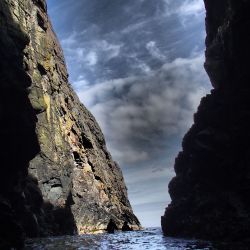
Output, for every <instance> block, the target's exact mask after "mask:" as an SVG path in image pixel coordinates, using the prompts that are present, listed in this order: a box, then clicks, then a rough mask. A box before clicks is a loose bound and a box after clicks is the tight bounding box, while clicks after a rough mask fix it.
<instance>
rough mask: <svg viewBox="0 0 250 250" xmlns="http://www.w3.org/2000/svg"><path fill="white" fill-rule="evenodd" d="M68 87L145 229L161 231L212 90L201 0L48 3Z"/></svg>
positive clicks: (62, 0) (55, 0)
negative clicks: (97, 132)
mask: <svg viewBox="0 0 250 250" xmlns="http://www.w3.org/2000/svg"><path fill="white" fill-rule="evenodd" d="M47 3H48V11H49V15H50V18H51V20H52V24H53V27H54V30H55V32H56V33H57V36H58V39H59V41H60V43H61V45H62V48H63V50H64V55H65V59H66V64H67V67H68V72H69V78H70V82H71V84H72V86H73V88H74V89H75V91H76V92H77V94H78V96H79V97H80V100H81V101H82V102H83V104H84V105H85V106H86V107H87V108H88V109H89V110H90V111H91V112H92V114H93V115H94V116H95V118H96V120H97V121H98V123H99V125H100V126H101V128H102V130H103V133H104V135H105V138H106V142H107V146H108V149H109V151H110V152H111V154H112V156H113V159H114V160H115V161H117V162H118V163H119V165H120V167H121V169H122V171H123V174H124V177H125V182H126V185H127V187H128V194H129V199H130V202H131V204H132V207H133V210H134V212H135V214H136V215H137V216H138V218H139V220H140V221H141V223H142V225H143V226H144V227H150V226H160V217H161V215H163V214H164V210H165V207H166V206H167V205H168V204H169V202H170V197H169V195H168V183H169V181H170V180H171V178H172V177H173V176H174V170H173V166H174V160H175V157H176V155H177V153H178V151H180V150H181V141H182V137H183V135H184V134H185V132H186V131H187V130H188V128H189V127H190V126H191V124H192V122H193V113H194V112H195V111H196V109H197V106H198V104H199V102H200V99H201V97H202V96H204V95H206V94H207V93H208V92H209V91H210V89H211V86H210V83H209V80H208V77H207V75H206V73H205V70H204V68H203V63H204V40H205V24H204V19H205V10H204V4H203V0H60V1H58V0H47Z"/></svg>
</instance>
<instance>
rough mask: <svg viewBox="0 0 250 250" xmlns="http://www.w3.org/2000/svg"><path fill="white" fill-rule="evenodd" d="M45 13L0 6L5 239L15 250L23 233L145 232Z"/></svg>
mask: <svg viewBox="0 0 250 250" xmlns="http://www.w3.org/2000/svg"><path fill="white" fill-rule="evenodd" d="M46 8H47V7H46V2H45V1H44V0H15V1H14V0H5V1H1V2H0V17H1V22H0V26H1V27H0V33H1V36H0V45H1V46H0V52H1V60H0V77H1V81H0V95H1V96H0V97H1V98H0V119H1V123H0V126H1V129H0V133H1V142H0V145H1V150H0V157H1V176H0V178H1V180H0V238H1V237H2V238H3V239H7V238H8V237H10V239H7V240H6V242H7V243H4V244H10V245H12V246H15V244H16V245H18V244H19V245H21V244H22V238H23V237H22V235H26V236H29V237H36V236H46V235H59V234H72V233H91V232H98V231H103V230H107V226H108V224H109V222H110V220H112V221H113V222H114V223H115V225H116V227H117V228H118V229H122V227H123V225H124V223H128V225H129V227H131V228H133V229H139V228H140V223H139V221H138V220H137V218H136V217H135V215H134V214H133V211H132V209H131V206H130V203H129V201H128V197H127V190H126V186H125V184H124V180H123V176H122V172H121V170H120V168H119V166H118V165H117V163H115V162H114V161H113V160H112V157H111V155H110V154H109V152H108V151H107V148H106V145H105V140H104V137H103V134H102V132H101V130H100V128H99V126H98V124H97V122H96V121H95V118H94V117H93V116H92V115H91V114H90V113H89V111H88V110H87V109H86V108H85V107H84V106H83V105H82V104H81V103H80V101H79V99H78V97H77V96H76V94H75V93H74V91H73V90H72V88H71V87H70V84H69V83H68V74H67V70H66V67H65V62H64V57H63V53H62V50H61V47H60V45H59V43H58V41H57V38H56V36H55V34H54V32H53V30H52V27H51V24H50V21H49V19H48V16H47V10H46ZM2 215H3V216H2ZM8 216H9V217H8ZM11 223H12V224H11ZM6 228H7V229H8V228H9V231H8V230H6ZM11 231H15V232H16V234H12V236H11V235H9V232H11ZM17 235H19V236H20V237H17ZM6 237H7V238H6ZM15 241H18V242H17V243H15ZM8 242H9V243H8ZM0 246H1V245H0ZM0 248H1V247H0Z"/></svg>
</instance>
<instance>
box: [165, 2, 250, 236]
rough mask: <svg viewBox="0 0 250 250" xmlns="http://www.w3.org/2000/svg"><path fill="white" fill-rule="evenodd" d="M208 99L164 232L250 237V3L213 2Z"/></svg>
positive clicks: (179, 162)
mask: <svg viewBox="0 0 250 250" xmlns="http://www.w3.org/2000/svg"><path fill="white" fill-rule="evenodd" d="M205 7H206V11H207V16H206V31H207V38H206V62H205V69H206V71H207V73H208V75H209V77H210V80H211V83H212V85H213V87H214V89H213V90H212V91H211V94H209V95H207V96H206V97H204V98H203V99H202V100H201V104H200V106H199V108H198V111H197V113H196V114H195V115H194V125H193V126H192V127H191V129H190V130H189V132H188V133H187V134H186V135H185V137H184V139H183V143H182V146H183V150H182V152H180V153H179V155H178V157H177V158H176V161H175V172H176V177H174V178H173V179H172V181H171V182H170V184H169V193H170V196H171V198H172V202H171V204H170V205H169V206H168V208H167V209H166V212H165V215H164V216H163V217H162V228H163V232H164V234H165V235H170V236H188V237H197V238H205V239H230V240H239V239H244V238H248V237H249V235H250V196H249V192H250V154H249V153H250V146H249V141H250V133H249V127H250V85H249V83H250V70H249V66H250V64H249V58H250V46H249V45H250V16H249V11H250V1H245V0H237V1H234V0H220V1H216V0H206V1H205Z"/></svg>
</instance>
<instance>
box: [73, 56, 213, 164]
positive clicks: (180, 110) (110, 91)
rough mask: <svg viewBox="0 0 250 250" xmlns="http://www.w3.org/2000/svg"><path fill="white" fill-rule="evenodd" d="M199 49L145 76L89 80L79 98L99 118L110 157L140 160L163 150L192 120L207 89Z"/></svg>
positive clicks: (123, 160) (126, 161)
mask: <svg viewBox="0 0 250 250" xmlns="http://www.w3.org/2000/svg"><path fill="white" fill-rule="evenodd" d="M203 61H204V57H203V55H198V56H196V57H194V58H189V59H183V58H178V59H175V60H174V61H172V62H171V63H166V64H164V65H163V67H162V68H161V69H159V70H156V71H151V72H150V73H149V74H148V75H146V76H140V77H139V76H137V77H136V76H134V77H129V78H123V79H116V80H112V81H106V82H102V83H99V84H96V85H90V86H89V88H87V89H86V88H85V89H84V90H82V91H81V90H78V94H79V96H80V99H81V100H82V101H83V102H84V103H85V105H86V106H87V107H88V108H89V109H90V110H91V111H92V113H93V114H94V116H95V117H96V118H97V120H98V122H99V123H100V125H101V127H102V129H103V131H104V134H105V136H106V138H107V142H108V145H109V148H110V149H111V152H112V154H113V155H114V158H115V159H116V160H118V162H120V163H123V164H124V163H131V162H133V163H135V162H144V161H147V160H148V159H149V158H152V157H154V154H156V153H157V152H158V151H160V150H163V148H164V150H166V151H167V149H166V148H165V147H166V143H165V140H166V141H167V140H168V138H169V137H171V136H177V137H178V136H182V135H183V134H184V132H185V131H186V130H187V129H188V128H189V127H190V126H191V123H192V117H193V113H194V111H195V109H196V108H197V105H198V103H199V101H200V98H201V97H202V96H203V95H205V94H206V93H207V91H208V85H206V83H207V82H208V79H207V76H206V73H205V71H204V69H203Z"/></svg>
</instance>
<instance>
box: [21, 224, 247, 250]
mask: <svg viewBox="0 0 250 250" xmlns="http://www.w3.org/2000/svg"><path fill="white" fill-rule="evenodd" d="M232 247H233V246H232V245H230V247H229V246H228V245H223V244H220V245H218V244H216V245H215V244H212V243H210V242H206V241H199V240H186V239H176V238H168V237H164V236H163V235H162V232H161V229H160V228H149V229H145V230H143V231H135V232H117V233H115V234H99V235H82V236H63V237H51V238H44V239H35V240H27V242H26V248H25V249H26V250H31V249H32V250H43V249H45V250H85V249H86V250H92V249H93V250H95V249H100V250H110V249H115V250H130V249H131V250H147V249H150V250H151V249H152V250H166V249H167V250H221V249H223V250H241V249H242V250H243V249H244V250H245V249H249V248H240V247H239V246H238V247H237V248H234V247H233V248H232Z"/></svg>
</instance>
